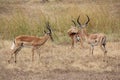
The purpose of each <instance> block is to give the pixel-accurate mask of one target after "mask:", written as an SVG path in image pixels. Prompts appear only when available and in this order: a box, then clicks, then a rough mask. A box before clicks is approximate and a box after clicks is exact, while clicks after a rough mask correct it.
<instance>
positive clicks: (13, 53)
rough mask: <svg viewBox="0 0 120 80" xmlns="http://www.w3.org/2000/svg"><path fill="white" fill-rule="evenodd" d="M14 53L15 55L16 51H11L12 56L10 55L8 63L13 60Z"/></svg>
mask: <svg viewBox="0 0 120 80" xmlns="http://www.w3.org/2000/svg"><path fill="white" fill-rule="evenodd" d="M13 55H14V52H12V53H11V56H10V59H9V60H8V63H10V61H11V60H12V58H13Z"/></svg>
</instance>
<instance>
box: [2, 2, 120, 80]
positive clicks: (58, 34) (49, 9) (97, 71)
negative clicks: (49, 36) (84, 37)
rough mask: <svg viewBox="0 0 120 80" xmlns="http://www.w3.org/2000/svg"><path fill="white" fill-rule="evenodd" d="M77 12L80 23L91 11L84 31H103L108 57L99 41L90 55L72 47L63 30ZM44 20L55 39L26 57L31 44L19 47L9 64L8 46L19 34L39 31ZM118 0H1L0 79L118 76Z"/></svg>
mask: <svg viewBox="0 0 120 80" xmlns="http://www.w3.org/2000/svg"><path fill="white" fill-rule="evenodd" d="M79 15H80V21H81V23H84V22H85V21H86V19H87V18H86V15H88V16H89V17H90V23H89V25H88V27H87V31H88V32H89V33H98V32H101V33H105V34H106V35H107V46H106V48H107V50H108V54H107V57H106V58H104V57H103V56H104V55H103V52H102V51H101V50H100V48H99V46H98V47H95V50H94V56H91V54H89V45H88V44H87V43H85V42H84V45H85V49H80V44H79V43H78V44H75V48H74V49H71V44H70V41H71V40H70V38H69V36H68V35H67V30H68V29H69V28H70V26H71V25H73V23H72V22H71V20H72V19H76V18H77V17H78V16H79ZM46 21H49V22H50V24H51V27H52V31H53V37H54V39H55V41H54V42H51V41H50V40H49V41H48V42H46V43H45V45H44V46H42V47H41V49H40V53H41V58H40V60H39V59H38V54H35V61H34V62H32V61H31V56H32V52H31V49H30V48H23V49H22V50H21V51H20V52H19V54H18V58H17V64H15V63H14V62H13V61H12V62H11V64H8V62H7V60H8V58H9V57H10V47H11V45H12V42H13V39H14V38H15V37H16V36H18V35H23V34H25V35H34V36H42V35H44V30H45V27H44V26H45V22H46ZM119 53H120V1H119V0H101V1H99V0H96V1H95V0H50V2H48V3H42V2H41V1H40V0H0V61H1V63H0V80H120V76H119V75H120V54H119Z"/></svg>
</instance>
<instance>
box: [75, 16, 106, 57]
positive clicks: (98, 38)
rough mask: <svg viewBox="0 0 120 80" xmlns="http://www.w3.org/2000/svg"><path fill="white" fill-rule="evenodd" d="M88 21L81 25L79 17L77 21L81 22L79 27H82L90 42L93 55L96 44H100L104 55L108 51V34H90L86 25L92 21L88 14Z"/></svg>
mask: <svg viewBox="0 0 120 80" xmlns="http://www.w3.org/2000/svg"><path fill="white" fill-rule="evenodd" d="M87 19H88V20H87V21H86V23H85V24H83V25H81V23H80V22H79V18H78V19H77V23H78V24H79V27H80V28H81V32H82V35H83V36H84V38H85V40H86V41H87V43H88V44H90V46H91V49H90V52H91V53H92V55H93V50H94V46H98V45H99V46H100V48H101V50H102V51H103V52H104V56H105V55H106V53H107V50H106V47H105V46H106V36H105V34H103V33H96V34H89V33H87V31H86V27H87V25H88V23H89V21H90V18H89V17H88V16H87Z"/></svg>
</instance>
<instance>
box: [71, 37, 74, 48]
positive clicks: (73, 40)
mask: <svg viewBox="0 0 120 80" xmlns="http://www.w3.org/2000/svg"><path fill="white" fill-rule="evenodd" d="M71 48H74V38H72V47H71Z"/></svg>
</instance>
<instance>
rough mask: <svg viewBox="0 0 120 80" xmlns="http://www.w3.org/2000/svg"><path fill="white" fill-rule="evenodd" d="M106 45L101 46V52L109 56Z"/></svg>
mask: <svg viewBox="0 0 120 80" xmlns="http://www.w3.org/2000/svg"><path fill="white" fill-rule="evenodd" d="M105 45H106V44H102V45H100V48H101V50H102V51H103V52H104V56H106V55H107V50H106V47H105Z"/></svg>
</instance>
